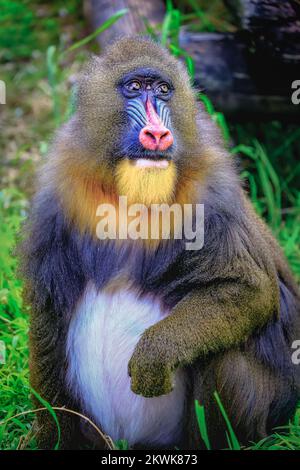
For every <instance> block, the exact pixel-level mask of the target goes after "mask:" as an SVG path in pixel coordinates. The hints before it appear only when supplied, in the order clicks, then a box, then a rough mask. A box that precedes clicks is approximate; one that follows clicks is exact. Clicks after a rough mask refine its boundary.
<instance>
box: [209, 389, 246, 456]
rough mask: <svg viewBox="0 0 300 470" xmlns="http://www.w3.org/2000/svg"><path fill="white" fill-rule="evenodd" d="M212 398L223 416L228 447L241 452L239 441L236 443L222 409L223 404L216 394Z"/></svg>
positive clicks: (236, 440) (233, 433)
mask: <svg viewBox="0 0 300 470" xmlns="http://www.w3.org/2000/svg"><path fill="white" fill-rule="evenodd" d="M214 397H215V400H216V402H217V404H218V407H219V409H220V411H221V414H222V416H223V418H224V421H225V423H226V426H227V429H228V440H229V442H228V444H230V447H231V448H232V450H241V446H240V444H239V441H238V439H237V437H236V435H235V432H234V430H233V428H232V426H231V423H230V421H229V418H228V416H227V413H226V411H225V408H224V406H223V404H222V402H221V399H220V397H219V395H218V393H217V392H214Z"/></svg>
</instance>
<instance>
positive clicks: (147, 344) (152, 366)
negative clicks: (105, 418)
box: [128, 328, 173, 398]
mask: <svg viewBox="0 0 300 470" xmlns="http://www.w3.org/2000/svg"><path fill="white" fill-rule="evenodd" d="M164 346H165V345H164V344H163V342H162V341H159V344H158V343H157V342H155V341H152V338H151V328H149V329H148V330H147V331H146V332H145V333H144V334H143V336H142V337H141V339H140V341H139V342H138V344H137V346H136V348H135V350H134V352H133V355H132V356H131V359H130V361H129V364H128V373H129V376H130V377H131V390H132V391H133V392H134V393H136V394H137V395H143V396H144V397H148V398H150V397H158V396H160V395H166V394H167V393H170V392H171V391H172V389H173V374H172V369H171V364H170V363H168V360H167V354H166V353H165V352H164Z"/></svg>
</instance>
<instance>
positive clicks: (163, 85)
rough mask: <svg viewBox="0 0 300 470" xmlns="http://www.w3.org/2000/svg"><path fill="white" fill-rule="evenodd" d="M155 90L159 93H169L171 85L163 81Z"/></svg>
mask: <svg viewBox="0 0 300 470" xmlns="http://www.w3.org/2000/svg"><path fill="white" fill-rule="evenodd" d="M155 91H156V93H157V94H158V95H167V94H168V93H169V91H170V87H169V85H168V84H167V83H161V84H160V85H158V87H157V88H156V90H155Z"/></svg>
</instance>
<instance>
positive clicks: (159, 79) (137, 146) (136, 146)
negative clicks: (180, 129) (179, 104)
mask: <svg viewBox="0 0 300 470" xmlns="http://www.w3.org/2000/svg"><path fill="white" fill-rule="evenodd" d="M119 90H120V93H121V94H122V96H123V97H124V101H125V110H126V114H127V118H128V123H129V128H128V130H127V132H126V135H124V136H123V138H122V140H121V142H120V147H119V152H120V156H121V157H122V156H123V157H125V158H128V159H130V160H132V161H133V162H134V163H135V165H136V166H138V167H141V168H153V167H155V168H167V167H168V165H169V162H170V161H171V159H172V154H173V155H174V147H175V145H176V144H175V142H174V133H173V131H172V120H171V115H170V108H169V102H170V101H171V100H172V95H173V92H174V86H173V83H172V81H171V79H170V78H168V77H166V76H164V75H163V74H162V73H161V72H159V71H156V70H154V69H151V68H140V69H138V70H135V71H133V72H131V73H128V74H126V75H124V76H123V77H122V80H121V82H120V84H119Z"/></svg>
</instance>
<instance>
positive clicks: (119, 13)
mask: <svg viewBox="0 0 300 470" xmlns="http://www.w3.org/2000/svg"><path fill="white" fill-rule="evenodd" d="M127 12H128V9H127V8H123V9H122V10H119V11H117V12H116V13H115V14H114V15H112V16H111V17H110V18H108V20H106V21H105V22H104V23H103V24H102V25H101V26H99V28H97V29H96V30H95V31H94V32H93V33H92V34H90V35H89V36H86V37H85V38H83V39H81V40H80V41H77V42H75V44H72V46H70V47H69V48H68V49H66V50H65V51H64V52H63V53H62V54H67V53H68V52H71V51H74V50H75V49H78V48H79V47H81V46H84V45H85V44H87V43H88V42H90V41H92V40H93V39H95V38H96V37H97V36H98V35H99V34H101V33H103V31H105V30H106V29H108V28H110V26H112V25H113V24H114V23H115V22H116V21H118V20H119V19H120V18H122V16H124V15H125V14H126V13H127Z"/></svg>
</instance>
